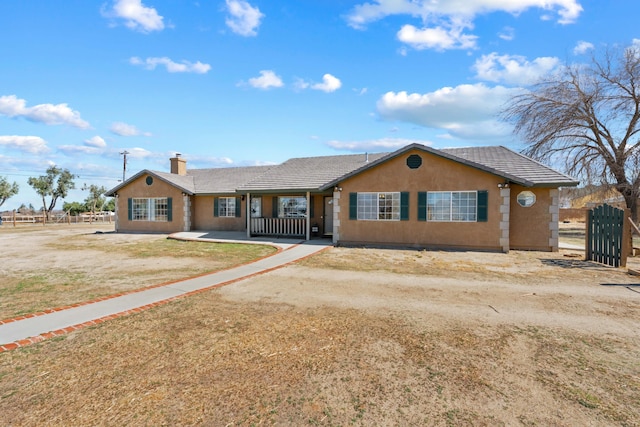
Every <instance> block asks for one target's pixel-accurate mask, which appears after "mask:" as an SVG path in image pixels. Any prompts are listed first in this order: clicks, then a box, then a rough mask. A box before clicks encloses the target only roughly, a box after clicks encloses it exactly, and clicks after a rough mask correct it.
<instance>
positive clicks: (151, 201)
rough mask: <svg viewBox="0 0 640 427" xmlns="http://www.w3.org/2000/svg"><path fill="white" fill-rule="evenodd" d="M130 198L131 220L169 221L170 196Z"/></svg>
mask: <svg viewBox="0 0 640 427" xmlns="http://www.w3.org/2000/svg"><path fill="white" fill-rule="evenodd" d="M130 200H131V215H130V218H131V220H132V221H171V218H170V208H169V204H170V200H171V198H170V197H156V198H133V199H130Z"/></svg>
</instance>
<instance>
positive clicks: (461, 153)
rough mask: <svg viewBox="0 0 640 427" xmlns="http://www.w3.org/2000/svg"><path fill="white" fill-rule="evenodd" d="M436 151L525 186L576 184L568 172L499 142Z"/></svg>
mask: <svg viewBox="0 0 640 427" xmlns="http://www.w3.org/2000/svg"><path fill="white" fill-rule="evenodd" d="M439 151H441V152H443V153H445V154H450V155H452V156H455V157H457V158H459V159H462V160H463V163H466V164H469V165H471V166H476V167H478V168H479V169H483V170H486V171H488V172H492V173H495V174H496V175H499V176H502V177H504V178H505V179H509V180H510V181H513V182H516V183H518V184H522V185H525V186H528V187H533V186H555V185H559V186H561V185H564V186H575V185H578V181H576V180H575V179H573V178H571V177H570V176H568V175H565V174H562V173H560V172H558V171H555V170H553V169H551V168H550V167H548V166H545V165H543V164H542V163H538V162H536V161H535V160H533V159H531V158H529V157H526V156H523V155H522V154H519V153H516V152H515V151H511V150H510V149H508V148H506V147H502V146H495V147H468V148H447V149H442V150H439Z"/></svg>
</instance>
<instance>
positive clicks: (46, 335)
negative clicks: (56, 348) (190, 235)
mask: <svg viewBox="0 0 640 427" xmlns="http://www.w3.org/2000/svg"><path fill="white" fill-rule="evenodd" d="M193 240H195V239H193ZM274 246H275V245H274ZM294 246H297V245H294ZM275 247H276V248H277V249H278V250H277V251H276V253H275V254H271V255H267V256H265V257H262V258H259V259H257V260H253V261H251V262H246V263H244V264H240V265H236V266H233V267H229V268H226V269H222V270H218V271H215V272H209V273H203V274H200V275H197V276H192V277H188V278H186V279H180V280H173V281H170V282H164V283H160V284H158V285H152V286H148V287H146V288H142V289H136V290H132V291H128V292H120V293H117V294H113V295H109V296H106V297H100V298H96V299H93V300H89V301H85V302H81V303H76V304H71V305H68V306H64V307H57V308H52V309H47V310H44V311H41V312H38V313H31V314H26V315H24V316H18V317H15V318H11V319H6V320H0V325H4V324H7V323H12V322H17V321H19V320H24V319H29V318H32V317H37V316H43V315H45V314H50V313H55V312H58V311H63V310H68V309H70V308H75V307H80V306H83V305H89V304H93V303H96V302H100V301H104V300H108V299H112V298H118V297H121V296H123V295H128V294H133V293H137V292H142V291H146V290H148V289H153V288H158V287H160V286H167V285H171V284H173V283H179V282H183V281H185V280H190V279H196V278H198V277H203V276H207V275H210V274H215V273H218V272H220V271H225V270H230V269H232V268H237V267H240V266H243V265H248V264H253V263H254V262H257V261H260V260H262V259H265V258H269V257H271V256H274V255H277V254H279V253H280V252H283V251H284V249H282V248H281V247H278V246H275ZM327 248H329V246H327ZM327 248H325V249H322V250H321V251H319V252H322V251H324V250H326V249H327ZM316 253H318V252H316ZM311 255H314V254H310V255H307V256H304V257H302V258H298V259H296V260H294V261H291V262H288V263H286V264H281V265H278V266H276V267H272V268H268V269H266V270H262V271H258V272H256V273H252V274H249V275H247V276H243V277H239V278H237V279H232V280H228V281H226V282H221V283H217V284H215V285H211V286H208V287H206V288H202V289H197V290H195V291H191V292H187V293H184V294H181V295H177V296H174V297H171V298H167V299H165V300H162V301H157V302H154V303H152V304H147V305H143V306H140V307H136V308H133V309H131V310H125V311H121V312H119V313H115V314H110V315H108V316H104V317H101V318H99V319H94V320H89V321H87V322H84V323H79V324H77V325H72V326H68V327H66V328H62V329H58V330H55V331H50V332H46V333H43V334H40V335H37V336H34V337H30V338H26V339H22V340H18V341H14V342H12V343H7V344H0V353H3V352H5V351H11V350H15V349H17V348H20V347H24V346H27V345H31V344H35V343H38V342H41V341H45V340H48V339H50V338H54V337H57V336H61V335H66V334H68V333H71V332H73V331H76V330H78V329H82V328H85V327H87V326H94V325H98V324H100V323H103V322H106V321H108V320H112V319H116V318H118V317H124V316H128V315H129V314H134V313H140V312H142V311H146V310H149V309H151V308H154V307H158V306H160V305H164V304H167V303H169V302H172V301H175V300H177V299H179V298H185V297H188V296H191V295H195V294H198V293H201V292H206V291H209V290H211V289H216V288H221V287H223V286H227V285H230V284H232V283H235V282H239V281H241V280H245V279H248V278H251V277H254V276H258V275H260V274H264V273H268V272H270V271H274V270H277V269H279V268H282V267H286V266H287V265H290V264H293V263H295V262H298V261H300V260H302V259H305V258H307V257H309V256H311Z"/></svg>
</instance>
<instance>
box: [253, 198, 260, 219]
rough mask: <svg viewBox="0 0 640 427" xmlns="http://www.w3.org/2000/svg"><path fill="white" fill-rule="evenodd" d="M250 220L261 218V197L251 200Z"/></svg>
mask: <svg viewBox="0 0 640 427" xmlns="http://www.w3.org/2000/svg"><path fill="white" fill-rule="evenodd" d="M251 218H262V197H252V198H251Z"/></svg>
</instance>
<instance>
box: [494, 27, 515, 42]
mask: <svg viewBox="0 0 640 427" xmlns="http://www.w3.org/2000/svg"><path fill="white" fill-rule="evenodd" d="M515 36H516V30H515V29H514V28H513V27H504V28H503V29H502V31H501V32H500V33H498V37H500V38H501V39H502V40H507V41H511V40H513V39H514V38H515Z"/></svg>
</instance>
